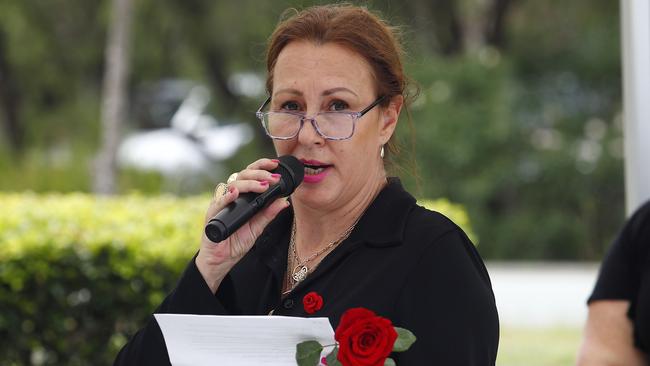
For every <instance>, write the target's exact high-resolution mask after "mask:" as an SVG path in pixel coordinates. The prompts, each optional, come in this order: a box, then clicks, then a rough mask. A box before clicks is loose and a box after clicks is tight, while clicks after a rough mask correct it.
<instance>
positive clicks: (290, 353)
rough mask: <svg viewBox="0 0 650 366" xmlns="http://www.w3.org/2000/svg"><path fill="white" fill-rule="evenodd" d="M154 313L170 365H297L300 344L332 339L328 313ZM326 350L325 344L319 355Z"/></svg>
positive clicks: (329, 349)
mask: <svg viewBox="0 0 650 366" xmlns="http://www.w3.org/2000/svg"><path fill="white" fill-rule="evenodd" d="M154 315H155V317H156V320H157V321H158V325H160V329H161V330H162V333H163V337H164V338H165V344H166V345H167V352H168V353H169V359H170V361H171V363H172V365H174V366H186V365H187V366H189V365H193V366H194V365H198V366H201V365H211V366H213V365H232V366H249V365H250V366H258V365H265V366H275V365H278V366H280V365H282V366H287V365H295V364H296V358H295V355H296V345H297V344H298V343H300V342H303V341H307V340H315V341H318V342H320V344H322V345H328V344H333V343H334V330H333V329H332V326H331V325H330V323H329V320H328V319H327V318H297V317H286V316H216V315H187V314H154ZM329 351H331V348H329V347H328V348H326V349H325V350H324V352H323V354H326V353H329Z"/></svg>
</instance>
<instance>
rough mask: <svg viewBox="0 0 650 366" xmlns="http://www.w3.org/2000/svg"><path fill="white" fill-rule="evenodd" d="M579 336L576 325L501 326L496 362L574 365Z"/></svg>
mask: <svg viewBox="0 0 650 366" xmlns="http://www.w3.org/2000/svg"><path fill="white" fill-rule="evenodd" d="M581 337H582V329H580V328H504V329H501V340H500V342H499V354H498V356H497V365H498V366H522V365H525V366H565V365H574V364H575V361H576V355H577V354H578V348H579V347H580V341H581Z"/></svg>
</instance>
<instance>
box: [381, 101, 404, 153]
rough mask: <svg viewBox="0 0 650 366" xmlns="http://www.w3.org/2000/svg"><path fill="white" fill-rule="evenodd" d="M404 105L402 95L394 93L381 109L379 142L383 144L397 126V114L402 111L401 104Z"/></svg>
mask: <svg viewBox="0 0 650 366" xmlns="http://www.w3.org/2000/svg"><path fill="white" fill-rule="evenodd" d="M403 105H404V97H403V96H401V95H396V96H394V97H393V98H391V100H390V103H389V104H388V107H386V108H385V109H384V110H383V111H382V121H381V125H380V126H379V138H380V143H381V144H382V145H383V144H385V143H387V142H388V140H389V139H390V137H391V136H392V135H393V132H395V128H396V127H397V120H398V119H399V114H400V112H401V111H402V106H403Z"/></svg>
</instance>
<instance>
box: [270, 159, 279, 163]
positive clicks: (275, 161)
mask: <svg viewBox="0 0 650 366" xmlns="http://www.w3.org/2000/svg"><path fill="white" fill-rule="evenodd" d="M271 161H272V162H274V163H279V162H280V160H278V159H271Z"/></svg>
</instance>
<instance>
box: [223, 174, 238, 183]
mask: <svg viewBox="0 0 650 366" xmlns="http://www.w3.org/2000/svg"><path fill="white" fill-rule="evenodd" d="M238 175H239V173H232V174H230V177H228V180H227V181H226V183H228V184H230V183H232V182H234V181H236V180H237V176H238Z"/></svg>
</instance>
